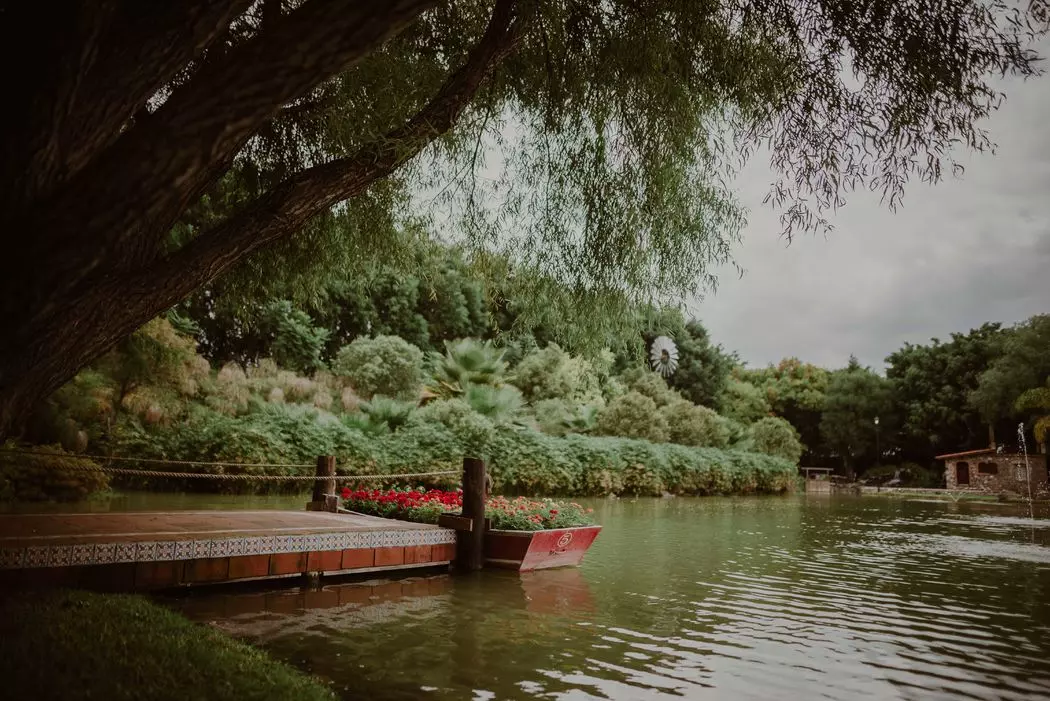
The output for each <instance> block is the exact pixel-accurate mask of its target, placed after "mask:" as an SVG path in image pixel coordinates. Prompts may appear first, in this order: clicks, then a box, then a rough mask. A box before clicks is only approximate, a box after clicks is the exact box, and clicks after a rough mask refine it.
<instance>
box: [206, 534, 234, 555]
mask: <svg viewBox="0 0 1050 701" xmlns="http://www.w3.org/2000/svg"><path fill="white" fill-rule="evenodd" d="M230 547H231V543H230V541H229V539H227V538H224V539H222V540H213V541H211V555H210V557H229V556H230Z"/></svg>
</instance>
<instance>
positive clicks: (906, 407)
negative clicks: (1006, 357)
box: [886, 323, 1004, 461]
mask: <svg viewBox="0 0 1050 701" xmlns="http://www.w3.org/2000/svg"><path fill="white" fill-rule="evenodd" d="M1003 336H1004V332H1003V330H1002V328H1001V325H1000V324H998V323H989V324H984V325H983V326H981V327H980V328H977V329H972V330H970V331H969V332H967V333H953V334H952V335H951V338H950V339H949V340H948V341H941V340H939V339H936V338H934V339H932V340H931V342H930V343H929V344H927V345H915V344H911V343H905V344H904V346H903V347H901V348H900V349H899V350H897V351H894V352H893V353H891V354H890V355H889V356H888V357H887V358H886V364H887V368H886V376H887V377H888V378H889V379H890V381H891V382H892V383H893V393H894V398H895V402H896V404H897V406H898V409H899V411H900V413H901V422H902V425H901V428H902V431H903V434H904V435H903V436H902V438H903V439H904V440H903V443H904V445H903V448H904V451H905V454H906V455H907V457H908V458H909V459H913V460H919V461H927V460H930V459H931V458H932V457H933V456H934V454H935V453H937V452H942V453H946V452H952V451H955V450H966V449H968V448H980V447H983V446H986V445H988V432H987V429H986V426H985V425H984V423H983V422H982V421H981V417H980V415H979V413H978V412H977V411H976V410H975V409H974V408H972V406H971V403H970V398H971V394H972V393H973V391H974V390H975V389H977V386H978V383H979V382H980V380H981V377H982V375H983V374H984V372H985V371H986V370H987V369H988V367H989V365H990V364H991V363H992V362H993V361H994V360H995V359H996V358H998V357H999V355H1000V354H1001V352H1002V351H1001V349H1002V342H1003Z"/></svg>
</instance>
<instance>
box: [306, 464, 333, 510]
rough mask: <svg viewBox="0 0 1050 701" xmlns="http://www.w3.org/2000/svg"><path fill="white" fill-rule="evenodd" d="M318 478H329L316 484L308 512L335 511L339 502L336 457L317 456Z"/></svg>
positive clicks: (317, 481)
mask: <svg viewBox="0 0 1050 701" xmlns="http://www.w3.org/2000/svg"><path fill="white" fill-rule="evenodd" d="M316 476H317V477H327V478H328V479H319V480H316V481H315V482H314V492H313V497H312V498H311V500H310V503H309V504H307V505H306V508H307V510H308V511H335V510H336V508H338V504H339V501H338V499H336V495H335V456H334V455H318V456H317V472H316Z"/></svg>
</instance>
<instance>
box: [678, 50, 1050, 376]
mask: <svg viewBox="0 0 1050 701" xmlns="http://www.w3.org/2000/svg"><path fill="white" fill-rule="evenodd" d="M1043 53H1044V54H1045V53H1047V52H1046V51H1045V50H1044V51H1043ZM1004 90H1005V92H1006V93H1007V101H1006V103H1005V104H1004V105H1003V107H1002V108H1001V109H1000V110H999V111H998V112H997V113H995V114H994V115H993V116H992V117H991V118H990V119H989V120H988V122H987V125H986V126H987V128H988V129H989V131H990V133H991V136H992V139H993V141H995V142H996V143H997V144H998V152H997V154H996V155H995V156H992V155H990V154H975V155H972V156H967V157H965V158H964V159H963V163H964V164H965V165H966V173H965V174H964V175H963V176H962V177H961V178H959V179H948V180H946V181H944V182H942V183H940V184H939V185H936V186H933V187H930V186H928V185H926V184H924V183H919V182H915V183H912V184H911V185H910V186H909V188H908V190H907V192H906V195H905V199H904V201H903V203H902V205H901V206H900V207H899V208H898V210H897V212H896V213H893V212H890V211H889V210H888V209H886V208H884V207H882V206H881V205H880V203H879V201H878V197H877V196H875V195H872V194H870V193H866V192H865V193H854V194H853V195H851V196H850V197H849V199H848V203H847V205H846V207H844V208H843V209H841V210H840V211H838V212H837V213H834V214H833V215H832V217H831V222H832V224H833V225H834V226H835V230H834V231H833V232H831V233H830V234H829V235H828V236H827V237H826V238H825V237H823V236H812V235H803V236H799V237H796V239H795V240H794V242H793V243H791V245H790V246H788V245H787V244H786V242H785V241H784V240H783V239H782V238H780V227H779V222H778V220H777V213H776V212H775V211H773V210H771V209H770V208H769V207H767V206H765V205H762V203H761V202H762V197H763V196H764V194H765V192H766V188H767V187H768V183H769V182H770V181H771V180H772V175H771V173H770V171H769V170H768V169H767V167H766V166H765V164H762V163H752V164H750V165H749V166H748V169H747V170H745V171H744V172H743V173H742V174H741V176H740V178H739V179H738V182H737V186H738V187H739V195H740V197H741V199H742V200H743V202H744V203H745V204H746V205H747V206H748V207H749V208H750V209H751V216H750V219H749V225H748V227H747V229H746V230H745V232H744V238H743V241H742V243H741V244H740V245H739V246H737V248H736V250H735V251H734V257H735V260H736V262H737V263H738V264H739V265H740V266H742V267H743V268H744V269H745V271H746V272H745V275H744V277H743V278H741V279H737V277H736V275H735V274H734V272H733V271H732V270H731V269H729V268H726V269H724V270H722V271H721V272H720V283H719V287H718V290H717V291H716V292H714V293H710V294H708V295H707V296H706V297H705V298H704V299H702V300H699V301H694V303H693V304H691V305H690V307H691V311H692V312H693V313H694V314H696V315H697V316H698V317H700V318H701V319H702V320H703V321H704V323H705V325H707V327H708V329H709V331H710V332H711V334H712V336H713V338H714V339H715V340H716V341H718V342H720V343H722V344H724V345H725V346H726V347H727V348H730V349H735V350H737V351H739V352H740V354H741V356H742V357H743V358H744V359H745V360H746V361H747V362H748V363H749V364H750V365H752V366H760V365H765V364H766V363H770V362H775V361H777V360H779V359H780V358H782V357H786V356H798V357H800V358H802V359H803V360H807V361H810V362H814V363H817V364H821V365H826V366H829V367H837V366H841V365H844V364H845V362H846V360H847V359H848V357H849V355H850V353H853V354H855V355H857V357H858V358H860V360H861V362H862V363H864V364H868V365H871V366H873V367H876V368H881V367H882V366H883V359H884V358H885V356H886V355H887V354H889V353H890V352H892V351H893V350H895V349H896V348H898V347H900V346H901V345H902V344H903V343H904V342H906V341H910V342H912V343H923V342H926V341H928V340H929V338H930V337H939V338H946V337H947V336H948V334H950V333H951V332H953V331H965V330H967V329H970V328H973V327H976V326H979V325H980V324H982V323H984V322H985V321H1003V322H1007V323H1013V322H1017V321H1021V320H1023V319H1025V318H1027V317H1029V316H1031V315H1033V314H1037V313H1044V312H1050V197H1047V196H1046V195H1047V193H1050V130H1048V129H1047V127H1046V116H1047V115H1048V114H1050V77H1044V78H1040V79H1036V80H1032V81H1028V82H1022V81H1016V80H1014V81H1006V82H1005V84H1004Z"/></svg>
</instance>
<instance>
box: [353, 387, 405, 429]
mask: <svg viewBox="0 0 1050 701" xmlns="http://www.w3.org/2000/svg"><path fill="white" fill-rule="evenodd" d="M414 409H415V405H414V404H413V403H412V402H402V401H398V400H396V399H391V398H390V397H384V396H381V395H380V396H376V397H373V398H372V400H371V401H367V402H361V413H360V414H350V415H348V416H346V417H344V418H343V423H344V424H346V425H348V426H351V427H352V428H356V429H358V430H360V431H363V432H364V433H368V434H372V435H375V434H380V433H387V432H393V431H397V430H398V429H399V428H401V427H402V426H404V425H405V424H406V423H408V419H409V417H411V415H412V411H413V410H414Z"/></svg>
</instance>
